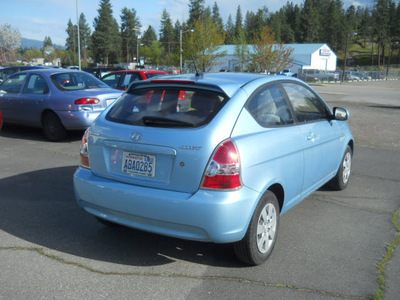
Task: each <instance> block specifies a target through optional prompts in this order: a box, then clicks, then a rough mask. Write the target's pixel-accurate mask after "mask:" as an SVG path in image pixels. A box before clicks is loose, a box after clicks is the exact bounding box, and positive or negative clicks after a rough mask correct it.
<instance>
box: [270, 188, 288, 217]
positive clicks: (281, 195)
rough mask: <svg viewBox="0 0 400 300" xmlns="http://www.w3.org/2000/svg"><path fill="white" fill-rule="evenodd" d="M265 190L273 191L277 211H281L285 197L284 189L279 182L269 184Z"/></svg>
mask: <svg viewBox="0 0 400 300" xmlns="http://www.w3.org/2000/svg"><path fill="white" fill-rule="evenodd" d="M267 190H268V191H270V192H272V193H274V195H275V197H276V198H277V199H278V204H279V211H282V207H283V203H284V199H285V190H284V189H283V186H282V185H281V184H279V183H275V184H273V185H271V186H270V187H269V188H268V189H267Z"/></svg>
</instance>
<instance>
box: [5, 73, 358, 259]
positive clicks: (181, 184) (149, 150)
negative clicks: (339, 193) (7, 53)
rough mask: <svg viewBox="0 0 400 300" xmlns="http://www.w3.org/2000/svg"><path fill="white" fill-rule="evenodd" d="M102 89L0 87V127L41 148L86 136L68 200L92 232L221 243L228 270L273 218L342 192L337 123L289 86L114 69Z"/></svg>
mask: <svg viewBox="0 0 400 300" xmlns="http://www.w3.org/2000/svg"><path fill="white" fill-rule="evenodd" d="M144 79H147V80H144ZM102 80H103V81H101V80H99V79H97V78H96V77H94V76H93V75H91V74H88V73H86V72H83V71H76V70H67V69H32V70H25V71H21V72H17V73H14V74H12V75H11V76H10V77H8V78H7V79H6V80H5V81H4V82H3V83H1V84H0V128H1V125H2V122H3V121H4V123H11V124H22V125H28V126H36V127H41V128H42V129H43V132H44V135H45V136H46V138H48V139H49V140H51V141H60V140H62V139H64V138H65V136H66V133H67V130H84V129H86V131H85V134H84V135H83V138H82V142H81V149H80V158H81V163H80V167H79V169H78V170H77V171H76V172H75V174H74V189H75V195H76V198H77V202H78V204H79V205H80V206H81V207H82V208H84V209H85V210H86V211H87V212H89V213H91V214H93V215H94V216H95V217H96V218H97V219H98V220H99V221H100V222H102V223H103V224H107V225H112V224H115V223H116V224H120V225H124V226H128V227H132V228H136V229H140V230H145V231H150V232H154V233H158V234H163V235H168V236H173V237H177V238H182V239H189V240H197V241H204V242H215V243H232V245H233V248H234V251H235V253H236V255H237V257H238V259H239V260H241V261H243V262H244V263H246V264H250V265H258V264H261V263H263V262H264V261H265V260H266V259H267V258H268V257H269V256H270V254H271V253H272V250H273V249H274V246H275V244H276V239H277V234H278V230H279V219H280V215H281V214H283V213H285V212H286V211H288V210H289V209H291V208H292V207H293V206H295V205H296V204H298V203H299V202H300V201H302V200H303V199H305V198H306V197H307V196H308V195H310V194H311V193H312V192H314V191H315V190H317V189H318V188H319V187H321V186H322V185H325V184H327V183H329V185H330V187H331V188H332V189H335V190H341V189H344V188H346V186H347V185H348V183H349V179H350V175H351V166H352V156H353V151H354V139H353V136H352V133H351V130H350V128H349V126H348V124H347V122H346V120H347V118H348V117H349V113H348V111H347V110H346V109H344V108H338V107H335V108H333V110H331V109H330V108H329V107H328V106H327V104H326V103H325V102H324V101H323V100H322V99H321V98H320V96H319V95H318V94H317V93H316V92H315V91H314V90H313V89H312V88H311V87H310V86H308V85H307V84H306V83H304V82H303V81H301V80H299V79H296V78H293V77H289V76H286V77H285V76H265V75H259V74H249V73H216V74H204V75H202V76H197V75H193V74H186V75H177V76H171V75H167V73H166V72H155V71H146V70H140V71H127V70H125V71H117V72H113V73H110V74H108V75H106V76H104V77H103V78H102ZM105 82H108V83H109V84H110V85H111V86H112V87H113V88H111V87H110V86H108V85H106V84H105ZM118 89H120V90H118ZM124 90H126V91H125V92H124ZM110 199H113V201H110Z"/></svg>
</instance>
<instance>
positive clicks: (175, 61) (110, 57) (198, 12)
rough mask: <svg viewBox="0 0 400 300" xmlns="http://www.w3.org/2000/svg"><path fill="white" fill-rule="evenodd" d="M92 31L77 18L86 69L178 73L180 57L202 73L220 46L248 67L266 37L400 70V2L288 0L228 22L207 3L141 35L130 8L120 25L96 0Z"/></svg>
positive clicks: (72, 34) (71, 50) (71, 53)
mask: <svg viewBox="0 0 400 300" xmlns="http://www.w3.org/2000/svg"><path fill="white" fill-rule="evenodd" d="M93 28H94V31H93V32H91V29H90V26H89V24H88V23H87V21H86V18H85V15H84V14H83V13H82V14H81V15H80V18H79V29H80V32H79V33H80V34H79V35H80V46H81V51H80V52H81V56H82V57H81V59H82V61H83V65H85V64H87V62H88V59H89V57H91V58H92V59H93V61H94V62H95V63H102V64H105V65H110V64H117V63H124V62H126V63H129V62H139V60H138V58H137V56H138V55H139V56H140V59H142V60H145V62H146V64H154V65H159V64H161V65H170V66H177V65H179V63H180V58H181V55H182V57H183V59H184V60H191V59H192V58H195V60H196V61H199V64H200V65H203V66H204V67H205V66H207V65H209V64H212V60H213V59H215V57H216V55H218V54H216V50H217V49H218V46H220V45H224V44H234V45H236V48H237V54H238V55H240V53H242V54H243V55H242V56H243V59H247V60H248V56H246V55H245V52H246V45H248V44H252V45H257V43H259V42H260V41H262V40H265V41H270V37H268V36H267V37H265V36H263V35H265V34H267V35H268V34H272V36H273V39H274V42H275V43H278V44H280V45H282V44H286V43H327V44H328V45H329V46H330V47H331V48H332V49H333V51H335V52H336V53H337V54H339V56H342V57H343V56H344V52H345V51H346V50H347V49H350V52H351V51H352V53H353V54H354V53H358V54H360V53H363V54H364V60H363V61H362V64H364V65H365V64H372V65H378V66H381V65H383V64H385V63H387V62H388V60H390V58H391V56H392V55H394V56H393V57H394V58H393V59H392V63H393V62H397V63H398V62H399V58H400V54H399V42H400V3H397V4H396V2H395V1H394V0H376V1H375V2H374V5H373V7H372V8H368V7H361V6H359V7H354V6H350V7H349V8H347V9H345V8H344V5H343V2H342V1H341V0H304V2H303V3H302V4H300V5H297V4H296V5H295V4H293V2H289V1H288V2H287V3H286V4H285V5H284V6H283V7H282V8H281V9H280V10H278V11H276V12H269V10H268V8H267V7H266V6H264V7H261V8H259V9H258V10H257V11H255V12H253V11H247V12H246V13H245V14H243V12H242V8H241V6H240V5H239V6H238V7H237V10H236V14H235V16H232V15H230V16H229V17H228V19H227V22H226V23H224V22H223V19H222V17H221V14H220V10H219V7H218V4H217V2H214V5H213V6H212V7H210V6H205V0H190V1H189V17H188V19H187V20H186V21H184V22H183V23H181V22H180V21H179V20H176V21H173V20H172V19H171V16H170V14H169V12H168V11H167V10H166V9H164V10H163V11H162V14H161V18H160V24H159V34H158V35H157V33H156V30H155V29H154V28H153V27H152V26H149V27H148V28H147V29H146V30H144V32H141V21H140V18H139V16H138V14H137V11H136V10H135V8H126V7H125V8H123V9H122V10H121V12H120V24H118V22H117V20H116V19H115V18H114V17H113V10H112V5H111V1H110V0H100V2H99V8H98V16H97V17H96V18H95V19H94V21H93ZM66 32H67V40H66V45H65V46H66V51H65V53H63V58H62V59H63V64H76V62H77V53H78V51H77V47H78V43H77V25H74V24H73V23H72V21H71V20H69V22H68V24H67V29H66ZM181 42H182V49H183V51H182V53H181ZM284 50H285V49H284ZM286 50H287V49H286ZM287 52H288V51H286V54H287ZM346 52H347V51H346ZM396 54H397V55H396ZM253 63H256V62H254V61H253ZM204 69H205V68H204Z"/></svg>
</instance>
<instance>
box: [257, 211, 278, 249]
mask: <svg viewBox="0 0 400 300" xmlns="http://www.w3.org/2000/svg"><path fill="white" fill-rule="evenodd" d="M275 234H276V209H275V207H274V206H273V205H272V204H271V203H268V204H267V205H265V206H264V208H263V209H262V211H261V214H260V216H259V217H258V226H257V248H258V250H259V251H260V252H261V253H266V252H267V251H268V250H269V249H270V248H271V246H272V244H273V242H274V240H275Z"/></svg>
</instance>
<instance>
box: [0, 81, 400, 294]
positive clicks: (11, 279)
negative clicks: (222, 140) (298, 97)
mask: <svg viewBox="0 0 400 300" xmlns="http://www.w3.org/2000/svg"><path fill="white" fill-rule="evenodd" d="M395 83H396V84H392V83H385V82H377V83H374V87H371V85H370V84H368V85H367V84H365V85H362V84H361V85H360V84H356V85H346V84H345V85H318V86H315V88H316V89H317V90H318V91H319V93H320V94H321V95H322V96H323V97H324V98H325V99H326V100H327V101H328V103H329V104H330V105H331V106H334V105H336V106H345V107H347V108H349V110H350V112H351V114H352V116H351V119H350V120H349V123H350V124H351V126H352V127H353V131H354V134H355V137H356V153H355V160H354V169H353V171H354V172H353V177H352V178H351V182H350V185H349V187H348V189H346V190H345V191H342V192H331V191H326V190H320V191H317V192H316V193H314V194H313V195H312V196H310V197H308V198H307V199H306V200H304V201H303V202H302V203H300V204H299V205H298V206H296V207H295V208H294V209H292V210H290V211H289V212H288V213H286V214H285V215H283V216H282V218H281V223H280V226H281V227H280V233H279V237H278V242H277V245H276V248H275V249H274V253H273V254H272V256H271V257H270V259H269V260H268V261H267V262H266V263H265V264H264V265H262V266H258V267H251V268H249V267H246V266H243V265H242V264H240V263H238V262H237V260H236V259H235V256H234V253H233V251H232V248H231V247H230V246H229V245H215V244H206V243H198V242H191V241H183V240H178V239H173V238H168V237H162V236H157V235H153V234H149V233H144V232H139V231H135V230H131V229H126V228H121V227H116V228H109V227H105V226H103V225H101V224H99V223H98V222H97V221H96V220H95V219H94V218H93V217H92V216H90V215H88V214H87V213H85V212H83V211H82V210H81V209H79V208H78V207H77V205H76V204H75V199H74V195H73V188H72V174H73V172H74V171H75V169H76V168H77V165H78V162H79V156H78V150H79V143H80V134H76V135H72V136H71V137H70V138H69V140H68V141H66V142H63V143H51V142H47V141H45V140H44V139H43V137H42V135H41V132H40V131H38V130H35V129H27V128H17V127H7V126H6V127H5V128H3V131H2V132H1V133H0V269H1V272H0V299H39V298H41V299H43V298H44V299H50V298H54V299H78V298H81V299H214V298H218V299H338V298H349V299H367V298H371V297H373V295H374V294H375V293H376V292H377V291H378V290H379V285H378V277H379V275H378V264H379V263H380V262H381V260H382V258H383V257H384V255H385V254H386V252H387V251H386V246H387V245H389V244H391V243H392V242H393V241H394V240H395V238H396V234H397V235H398V234H399V232H398V231H397V230H396V228H395V226H394V224H393V223H392V217H393V215H394V213H395V212H396V211H397V210H398V209H399V208H400V184H399V183H400V164H399V162H400V148H399V141H400V133H399V132H400V131H399V129H400V128H399V113H400V99H399V95H400V90H399V87H400V83H398V82H395ZM392 90H394V92H393V93H391V92H390V91H392ZM372 93H375V95H376V96H375V97H374V96H373V95H372ZM381 95H386V96H381ZM390 95H392V96H390ZM385 97H386V98H385ZM374 99H377V100H376V101H374ZM399 222H400V220H399ZM399 282H400V250H399V247H397V249H396V250H395V252H394V256H393V258H392V259H391V260H390V261H389V262H388V264H387V265H386V269H385V285H386V294H385V299H398V295H399V294H400V286H399V284H398V283H399Z"/></svg>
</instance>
